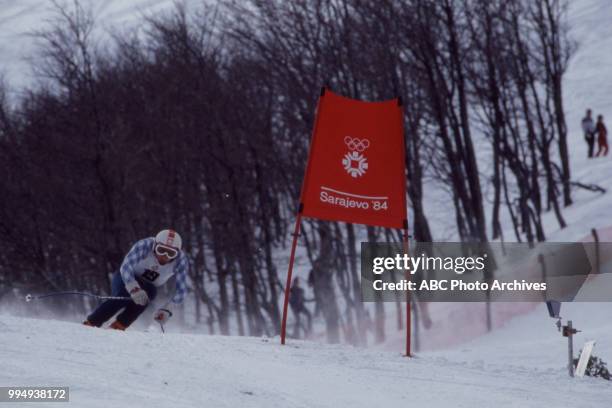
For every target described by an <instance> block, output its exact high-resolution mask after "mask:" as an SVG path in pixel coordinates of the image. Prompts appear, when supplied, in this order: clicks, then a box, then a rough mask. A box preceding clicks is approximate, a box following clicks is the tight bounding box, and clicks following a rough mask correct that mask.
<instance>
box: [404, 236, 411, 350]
mask: <svg viewBox="0 0 612 408" xmlns="http://www.w3.org/2000/svg"><path fill="white" fill-rule="evenodd" d="M403 242H404V253H406V254H407V253H408V229H407V228H405V229H404V239H403ZM406 277H407V278H408V279H410V273H409V272H408V271H406ZM410 301H411V296H410V291H406V357H412V355H411V354H410V338H411V336H412V314H411V313H410V309H411V307H410Z"/></svg>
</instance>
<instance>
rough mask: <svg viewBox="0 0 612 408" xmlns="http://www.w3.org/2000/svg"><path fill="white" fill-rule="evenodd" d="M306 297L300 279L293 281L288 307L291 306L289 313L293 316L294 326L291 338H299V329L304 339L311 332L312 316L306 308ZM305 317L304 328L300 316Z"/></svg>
mask: <svg viewBox="0 0 612 408" xmlns="http://www.w3.org/2000/svg"><path fill="white" fill-rule="evenodd" d="M305 302H306V297H305V296H304V288H302V287H301V286H300V278H295V279H293V284H292V285H291V291H290V293H289V305H290V306H291V311H292V312H293V315H294V316H295V326H294V329H293V337H295V338H299V337H300V336H299V335H300V328H302V329H303V331H304V337H307V336H308V334H310V331H311V330H312V315H311V314H310V312H309V311H308V309H307V308H306V304H305ZM302 314H304V315H306V319H307V320H308V324H307V326H306V327H304V324H303V323H302V322H301V315H302Z"/></svg>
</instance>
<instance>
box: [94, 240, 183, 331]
mask: <svg viewBox="0 0 612 408" xmlns="http://www.w3.org/2000/svg"><path fill="white" fill-rule="evenodd" d="M181 247H182V240H181V236H180V235H179V234H178V233H177V232H175V231H173V230H170V229H166V230H163V231H160V232H159V233H158V234H157V235H156V236H155V238H153V237H150V238H145V239H142V240H140V241H138V242H136V244H134V246H133V247H132V249H130V251H129V252H128V253H127V255H126V256H125V259H124V260H123V263H122V264H121V267H120V269H119V271H117V272H115V274H114V275H113V280H112V284H111V287H112V295H113V296H117V297H127V298H130V297H131V299H125V300H124V299H110V300H107V301H106V302H104V303H102V304H101V305H100V306H98V307H97V308H96V310H94V311H93V312H92V313H91V314H90V315H89V316H87V320H85V321H84V322H83V324H84V325H86V326H94V327H100V326H101V325H102V324H103V323H104V322H106V321H107V320H108V319H110V318H111V317H113V316H114V315H115V313H117V312H119V311H120V310H121V309H123V311H122V312H121V313H120V314H119V315H118V316H117V318H116V320H115V321H114V322H113V323H112V324H111V325H110V327H111V328H113V329H117V330H125V329H127V328H128V327H129V326H130V325H131V324H132V323H133V322H134V321H135V320H136V319H137V318H138V316H140V314H141V313H142V312H144V311H145V309H146V308H147V306H148V303H149V301H150V300H153V299H155V295H156V294H157V287H159V286H161V285H163V284H164V283H166V281H167V280H168V279H170V277H171V276H172V275H176V292H175V294H174V297H173V298H172V299H171V300H170V301H169V302H167V303H166V304H165V305H164V306H163V307H162V308H160V309H159V310H158V311H157V312H156V313H155V315H154V319H155V320H156V321H158V322H160V323H165V322H166V321H168V319H169V318H170V317H171V316H172V308H173V306H176V305H179V304H181V303H182V302H183V299H184V297H185V293H186V279H187V272H188V269H189V261H188V260H187V255H185V253H184V252H183V251H182V250H181Z"/></svg>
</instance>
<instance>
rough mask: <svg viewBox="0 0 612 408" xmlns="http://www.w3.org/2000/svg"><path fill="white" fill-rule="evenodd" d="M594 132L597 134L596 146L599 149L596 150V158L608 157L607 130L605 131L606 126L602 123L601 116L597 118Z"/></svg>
mask: <svg viewBox="0 0 612 408" xmlns="http://www.w3.org/2000/svg"><path fill="white" fill-rule="evenodd" d="M595 132H596V133H597V144H598V145H599V149H598V150H597V154H596V155H595V156H596V157H599V155H600V154H602V155H603V156H607V155H608V130H607V129H606V125H604V123H603V116H602V115H599V116H597V125H595Z"/></svg>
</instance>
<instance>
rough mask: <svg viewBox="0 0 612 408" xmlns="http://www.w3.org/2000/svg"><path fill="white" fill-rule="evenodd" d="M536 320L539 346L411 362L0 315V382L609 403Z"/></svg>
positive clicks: (166, 391)
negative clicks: (568, 366) (573, 374)
mask: <svg viewBox="0 0 612 408" xmlns="http://www.w3.org/2000/svg"><path fill="white" fill-rule="evenodd" d="M536 320H537V321H529V320H526V321H525V322H524V326H523V327H522V328H524V329H530V328H533V324H534V323H542V324H543V323H546V329H547V330H546V331H547V332H549V333H550V335H549V336H545V337H544V338H542V340H541V341H539V342H534V341H533V339H530V338H527V339H526V338H524V337H523V336H521V335H520V334H519V337H518V338H517V336H516V333H517V332H516V331H514V330H513V331H512V334H513V335H512V336H507V335H501V333H500V336H497V337H490V338H489V341H484V340H485V339H482V340H481V343H479V344H473V345H471V346H470V348H469V349H467V348H466V349H463V350H457V351H454V352H447V353H434V354H424V355H421V356H419V357H418V358H414V359H407V358H404V357H402V356H400V355H399V354H397V353H390V352H376V351H372V350H363V349H359V348H351V347H347V346H324V345H320V344H314V343H307V342H297V341H291V342H290V344H289V345H287V346H285V347H282V346H280V345H279V343H278V339H270V340H269V339H259V338H252V337H242V338H238V337H220V336H198V335H185V334H165V335H162V334H160V333H156V332H149V333H146V332H137V331H133V332H130V331H127V332H118V331H113V330H103V329H94V328H88V327H84V326H81V325H78V324H72V323H63V322H56V321H47V320H36V319H23V318H14V317H8V316H0V362H1V365H2V370H0V385H5V386H6V385H15V386H26V385H30V386H32V385H48V386H69V387H70V398H71V400H70V406H74V407H79V408H80V407H83V408H89V407H104V408H106V407H109V406H120V407H131V408H139V407H147V408H157V407H176V408H181V407H266V408H270V407H283V408H285V407H309V408H311V407H334V408H337V407H351V408H358V407H373V406H384V407H400V406H404V407H406V406H412V407H429V408H431V407H433V408H435V407H445V408H446V407H469V408H478V407H487V408H488V407H491V406H495V407H499V408H501V407H517V406H520V407H522V408H527V407H537V408H542V407H573V408H579V407H596V406H605V403H606V402H607V403H609V402H610V401H611V400H612V383H608V382H606V381H603V380H600V379H593V378H584V379H574V380H571V379H570V378H569V377H568V376H567V374H566V371H565V368H564V367H563V362H564V358H565V356H566V355H565V354H564V353H563V352H562V351H563V346H564V344H565V342H564V339H563V338H562V337H561V336H560V335H559V334H558V333H557V332H556V329H555V328H554V326H553V324H552V322H551V321H546V322H544V321H543V319H542V321H541V322H540V319H536ZM584 323H585V324H586V322H584ZM610 328H611V327H610V326H608V327H607V329H608V330H607V333H608V336H609V334H610V333H611V331H610ZM543 331H544V330H543ZM518 333H520V332H518ZM611 340H612V339H611ZM485 343H486V344H485ZM509 345H512V347H511V348H510V347H509ZM557 346H558V347H557ZM478 350H482V354H480V353H478ZM609 351H612V349H610V348H609V349H608V352H609ZM595 354H599V350H598V348H597V347H596V348H595ZM608 355H610V353H608ZM44 405H45V404H41V405H40V406H44ZM51 406H61V405H59V404H56V405H51Z"/></svg>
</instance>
